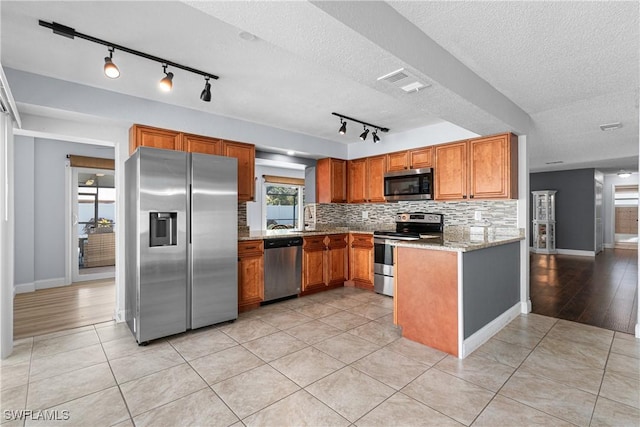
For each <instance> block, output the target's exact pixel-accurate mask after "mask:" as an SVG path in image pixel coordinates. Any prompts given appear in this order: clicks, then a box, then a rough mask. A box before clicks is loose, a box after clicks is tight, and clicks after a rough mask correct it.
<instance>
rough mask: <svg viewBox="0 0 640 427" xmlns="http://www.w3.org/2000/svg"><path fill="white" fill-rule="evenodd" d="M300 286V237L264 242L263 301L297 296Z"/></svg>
mask: <svg viewBox="0 0 640 427" xmlns="http://www.w3.org/2000/svg"><path fill="white" fill-rule="evenodd" d="M301 284H302V237H285V238H277V239H266V240H265V241H264V301H265V302H266V301H273V300H277V299H280V298H286V297H290V296H293V295H297V294H298V293H299V292H300V286H301Z"/></svg>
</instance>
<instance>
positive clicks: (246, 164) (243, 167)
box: [222, 141, 256, 202]
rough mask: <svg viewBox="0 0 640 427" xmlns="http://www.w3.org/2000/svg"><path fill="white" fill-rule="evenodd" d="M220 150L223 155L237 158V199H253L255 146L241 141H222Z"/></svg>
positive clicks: (245, 200)
mask: <svg viewBox="0 0 640 427" xmlns="http://www.w3.org/2000/svg"><path fill="white" fill-rule="evenodd" d="M222 150H223V155H224V156H227V157H235V158H236V159H238V201H240V202H247V201H253V199H254V193H255V162H256V147H255V146H254V145H251V144H243V143H241V142H233V141H223V144H222Z"/></svg>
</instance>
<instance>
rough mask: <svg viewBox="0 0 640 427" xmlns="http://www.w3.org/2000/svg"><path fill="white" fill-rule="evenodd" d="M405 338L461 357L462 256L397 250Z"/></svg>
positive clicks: (398, 311)
mask: <svg viewBox="0 0 640 427" xmlns="http://www.w3.org/2000/svg"><path fill="white" fill-rule="evenodd" d="M397 254H398V256H397V260H396V270H395V272H396V278H397V279H396V280H397V284H396V288H397V294H396V296H395V298H396V301H395V303H396V314H397V319H398V325H399V326H402V336H403V337H405V338H408V339H410V340H412V341H417V342H419V343H422V344H425V345H428V346H429V347H433V348H436V349H438V350H442V351H445V352H447V353H449V354H452V355H454V356H458V253H457V252H450V251H433V250H427V249H412V248H406V247H399V248H397Z"/></svg>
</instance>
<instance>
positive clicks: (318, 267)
mask: <svg viewBox="0 0 640 427" xmlns="http://www.w3.org/2000/svg"><path fill="white" fill-rule="evenodd" d="M325 237H326V236H312V237H305V238H304V239H303V244H302V292H305V291H308V290H313V289H318V288H320V289H322V288H325V287H326V284H325V282H326V281H325V272H324V270H325V260H324V259H325V252H326V249H327V246H326V245H325V243H324V239H325Z"/></svg>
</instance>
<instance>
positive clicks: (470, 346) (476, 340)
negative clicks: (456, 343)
mask: <svg viewBox="0 0 640 427" xmlns="http://www.w3.org/2000/svg"><path fill="white" fill-rule="evenodd" d="M520 305H521V303H516V304H515V305H514V306H513V307H511V308H510V309H508V310H507V311H505V312H504V313H502V314H501V315H500V316H498V317H496V318H495V319H493V320H492V321H491V322H489V323H487V324H486V325H485V326H484V327H483V328H482V329H480V330H479V331H477V332H476V333H475V334H473V335H471V336H470V337H469V338H467V339H466V340H464V342H463V343H462V354H461V355H460V356H459V357H460V359H464V358H465V357H467V356H468V355H470V354H471V353H473V352H474V351H475V350H476V349H477V348H478V347H480V346H481V345H482V344H484V343H485V342H487V341H488V340H489V339H490V338H491V337H492V336H494V335H495V334H497V333H498V332H499V331H500V330H501V329H502V328H504V327H505V326H507V325H508V324H509V323H510V322H511V321H512V320H513V319H515V318H516V317H518V316H519V315H520Z"/></svg>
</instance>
